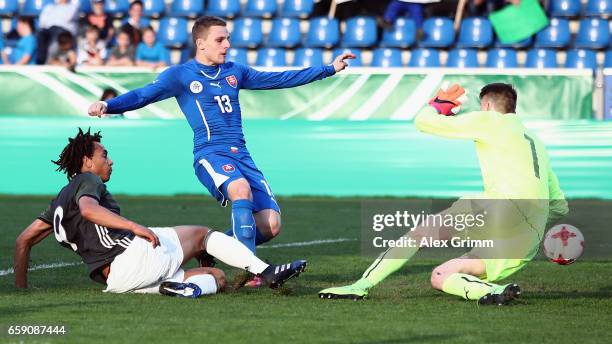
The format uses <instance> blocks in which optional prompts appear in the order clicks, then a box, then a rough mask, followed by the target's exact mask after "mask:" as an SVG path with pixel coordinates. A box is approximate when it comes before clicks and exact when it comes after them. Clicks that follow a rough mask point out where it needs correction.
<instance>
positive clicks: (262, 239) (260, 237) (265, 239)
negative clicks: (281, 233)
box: [225, 227, 271, 246]
mask: <svg viewBox="0 0 612 344" xmlns="http://www.w3.org/2000/svg"><path fill="white" fill-rule="evenodd" d="M225 235H227V236H231V237H233V236H234V230H233V229H228V230H226V231H225ZM270 239H271V238H268V237H267V236H265V235H263V234H261V232H260V231H259V229H257V227H255V246H259V245H261V244H264V243H267V242H268V241H270Z"/></svg>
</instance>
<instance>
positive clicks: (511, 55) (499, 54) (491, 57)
mask: <svg viewBox="0 0 612 344" xmlns="http://www.w3.org/2000/svg"><path fill="white" fill-rule="evenodd" d="M486 66H487V67H489V68H517V67H518V59H517V57H516V50H514V49H503V48H496V49H489V51H488V52H487V63H486Z"/></svg>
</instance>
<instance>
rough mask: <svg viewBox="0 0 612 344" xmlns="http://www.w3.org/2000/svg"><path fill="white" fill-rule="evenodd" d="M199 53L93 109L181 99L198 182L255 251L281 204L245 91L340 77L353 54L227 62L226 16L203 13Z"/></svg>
mask: <svg viewBox="0 0 612 344" xmlns="http://www.w3.org/2000/svg"><path fill="white" fill-rule="evenodd" d="M192 37H193V41H194V45H195V47H196V55H195V58H194V59H192V60H190V61H188V62H186V63H184V64H181V65H176V66H172V67H170V68H168V69H167V70H165V71H164V72H162V73H161V74H160V75H159V76H158V78H157V79H156V80H155V81H153V82H152V83H151V84H149V85H146V86H145V87H143V88H139V89H136V90H133V91H130V92H128V93H125V94H123V95H121V96H119V97H116V98H113V99H111V100H109V101H108V102H96V103H94V104H92V105H91V106H90V108H89V115H91V116H98V117H99V116H102V115H104V114H107V113H109V114H114V113H123V112H126V111H130V110H135V109H138V108H141V107H143V106H146V105H148V104H151V103H153V102H157V101H160V100H163V99H166V98H170V97H175V98H176V100H177V102H178V104H179V106H180V108H181V110H182V112H183V113H184V114H185V117H186V118H187V121H188V122H189V125H190V126H191V128H192V129H193V132H194V149H193V153H194V168H195V173H196V175H197V177H198V179H199V180H200V182H201V183H202V184H203V185H204V186H206V188H207V189H208V191H209V192H210V193H211V194H212V195H213V196H214V197H215V198H216V199H217V200H218V201H219V202H220V203H221V204H222V205H226V203H227V202H228V200H229V201H231V203H232V214H231V226H232V228H231V230H230V231H228V233H227V234H230V235H233V236H234V237H236V238H237V239H238V240H240V242H242V243H243V244H245V245H246V246H247V247H248V248H249V249H250V250H251V251H253V252H255V246H257V245H259V244H262V243H264V242H266V241H268V240H270V239H272V238H273V237H275V236H277V235H278V234H279V232H280V228H281V216H280V207H279V205H278V204H277V202H276V199H275V198H274V194H273V193H272V190H271V188H270V185H269V184H268V182H267V180H266V178H265V177H264V175H263V174H262V173H261V171H260V170H259V169H258V168H257V166H255V163H254V162H253V160H252V159H251V156H250V154H249V151H248V150H247V148H246V145H245V139H244V134H243V132H242V114H241V111H240V103H239V102H238V92H239V91H240V89H254V90H260V89H278V88H288V87H296V86H300V85H304V84H308V83H310V82H313V81H315V80H321V79H323V78H326V77H329V76H332V75H334V74H335V73H337V72H339V71H341V70H343V69H344V68H346V66H347V65H348V63H347V62H346V60H347V59H352V58H354V57H355V56H354V55H353V54H348V53H347V54H342V55H339V56H337V57H336V58H335V59H334V61H333V63H332V64H331V65H327V66H317V67H309V68H305V69H301V70H291V71H285V72H260V71H256V70H255V69H252V68H250V67H248V66H245V65H241V64H238V63H233V62H226V54H227V50H228V49H229V47H230V41H229V32H228V30H227V27H226V23H225V21H224V20H223V19H220V18H217V17H210V16H203V17H200V18H199V19H197V20H196V22H195V24H194V25H193V29H192Z"/></svg>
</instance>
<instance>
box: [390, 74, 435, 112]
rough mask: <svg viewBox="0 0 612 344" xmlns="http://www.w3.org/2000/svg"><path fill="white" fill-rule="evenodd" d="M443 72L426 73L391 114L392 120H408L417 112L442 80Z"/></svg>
mask: <svg viewBox="0 0 612 344" xmlns="http://www.w3.org/2000/svg"><path fill="white" fill-rule="evenodd" d="M443 78H444V73H441V72H437V73H436V72H433V73H430V74H427V76H426V77H425V78H423V81H421V83H420V84H419V85H418V86H417V88H416V89H415V90H414V92H412V94H411V95H410V97H408V99H406V101H405V102H404V103H403V104H402V105H401V106H400V107H399V108H398V109H397V111H395V113H394V114H393V115H391V119H393V120H410V119H412V118H414V116H416V114H417V112H418V111H419V110H421V108H422V107H423V106H424V105H425V103H427V100H429V97H430V96H431V95H432V94H433V93H434V91H435V90H436V88H437V87H438V85H440V83H441V82H442V79H443Z"/></svg>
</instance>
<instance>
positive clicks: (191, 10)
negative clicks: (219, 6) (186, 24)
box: [161, 0, 204, 18]
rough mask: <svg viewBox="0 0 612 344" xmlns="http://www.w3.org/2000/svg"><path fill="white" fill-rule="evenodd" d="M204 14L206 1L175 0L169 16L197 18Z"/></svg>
mask: <svg viewBox="0 0 612 344" xmlns="http://www.w3.org/2000/svg"><path fill="white" fill-rule="evenodd" d="M161 1H163V0H161ZM202 12H204V0H174V1H172V5H171V6H170V13H169V15H171V16H175V17H188V18H196V17H198V16H199V15H200V14H201V13H202Z"/></svg>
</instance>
